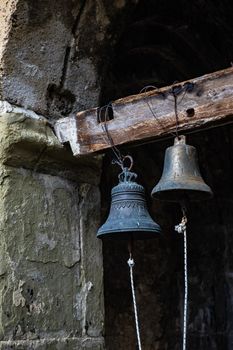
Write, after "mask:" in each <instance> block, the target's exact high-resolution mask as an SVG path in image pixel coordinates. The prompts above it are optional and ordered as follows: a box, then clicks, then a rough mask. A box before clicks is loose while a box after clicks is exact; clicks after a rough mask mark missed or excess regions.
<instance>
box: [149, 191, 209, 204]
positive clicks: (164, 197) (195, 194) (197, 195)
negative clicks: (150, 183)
mask: <svg viewBox="0 0 233 350" xmlns="http://www.w3.org/2000/svg"><path fill="white" fill-rule="evenodd" d="M151 195H152V197H153V198H155V199H159V200H161V201H167V202H183V201H196V202H197V201H202V200H208V199H211V198H212V197H213V192H212V191H211V189H210V188H207V189H205V190H194V189H170V190H165V189H161V190H155V191H153V192H152V194H151Z"/></svg>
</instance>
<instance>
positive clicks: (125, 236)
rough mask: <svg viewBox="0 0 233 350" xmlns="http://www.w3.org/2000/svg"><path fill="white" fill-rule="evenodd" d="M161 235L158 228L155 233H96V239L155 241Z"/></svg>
mask: <svg viewBox="0 0 233 350" xmlns="http://www.w3.org/2000/svg"><path fill="white" fill-rule="evenodd" d="M160 234H161V229H160V227H159V226H158V229H157V231H156V230H155V231H129V232H127V231H112V232H111V231H109V232H103V233H101V232H100V233H98V234H97V238H100V239H102V240H108V239H111V240H112V239H115V240H124V241H129V240H131V239H133V240H147V239H155V238H158V236H160Z"/></svg>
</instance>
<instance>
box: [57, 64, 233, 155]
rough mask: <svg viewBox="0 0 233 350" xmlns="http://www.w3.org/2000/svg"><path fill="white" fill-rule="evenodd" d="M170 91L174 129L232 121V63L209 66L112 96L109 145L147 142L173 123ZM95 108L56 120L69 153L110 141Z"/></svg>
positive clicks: (85, 151)
mask: <svg viewBox="0 0 233 350" xmlns="http://www.w3.org/2000/svg"><path fill="white" fill-rule="evenodd" d="M174 93H177V102H178V105H177V106H178V125H179V126H178V129H179V131H182V132H185V131H187V130H193V129H197V128H198V129H200V128H205V127H207V126H210V125H214V124H217V123H219V122H221V123H227V122H229V121H233V68H228V69H225V70H222V71H218V72H214V73H211V74H207V75H204V76H202V77H199V78H195V79H192V80H189V81H186V82H182V83H177V84H175V85H173V86H168V87H164V88H161V89H158V90H153V91H150V92H146V93H141V94H138V95H133V96H129V97H126V98H122V99H119V100H116V101H114V102H112V104H111V106H112V113H113V119H111V120H109V121H107V123H106V125H107V128H108V131H109V134H110V135H111V137H112V139H113V141H114V144H115V145H122V144H127V143H132V142H147V141H149V140H151V139H153V140H155V139H156V138H161V137H163V136H165V135H169V134H170V133H174V132H175V129H176V117H175V112H174V101H175V98H174ZM99 112H100V109H99V108H94V109H90V110H87V111H83V112H79V113H78V114H77V115H76V116H74V117H67V118H63V119H61V120H59V121H58V122H57V123H56V125H55V132H56V134H57V136H58V138H59V139H60V141H61V142H67V141H69V142H70V144H71V147H72V150H73V153H74V155H75V156H80V155H87V154H91V153H93V152H97V151H103V150H105V149H107V148H109V147H110V144H109V141H108V138H107V137H106V132H105V131H104V130H103V124H104V123H103V122H101V123H100V122H99V121H98V118H99V114H103V113H99Z"/></svg>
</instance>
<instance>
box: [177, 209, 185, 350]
mask: <svg viewBox="0 0 233 350" xmlns="http://www.w3.org/2000/svg"><path fill="white" fill-rule="evenodd" d="M186 224H187V217H186V215H185V214H184V215H183V218H182V221H181V223H180V224H179V225H177V226H175V230H176V231H177V232H178V233H182V234H183V236H184V321H183V322H184V323H183V350H186V340H187V315H188V250H187V232H186Z"/></svg>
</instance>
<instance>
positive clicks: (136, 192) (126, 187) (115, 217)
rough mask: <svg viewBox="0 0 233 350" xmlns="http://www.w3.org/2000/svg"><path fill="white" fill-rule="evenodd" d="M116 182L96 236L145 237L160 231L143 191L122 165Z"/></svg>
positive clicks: (131, 174)
mask: <svg viewBox="0 0 233 350" xmlns="http://www.w3.org/2000/svg"><path fill="white" fill-rule="evenodd" d="M118 178H119V184H118V185H117V186H115V187H113V189H112V193H111V194H112V202H111V208H110V213H109V216H108V218H107V220H106V222H105V223H104V224H103V225H102V226H101V227H100V229H99V230H98V232H97V237H98V238H102V239H105V238H115V239H127V240H130V239H147V238H155V237H156V236H157V234H158V233H160V232H161V229H160V226H159V225H158V224H156V223H155V222H154V221H153V220H152V218H151V216H150V214H149V213H148V210H147V205H146V199H145V190H144V188H143V186H141V185H139V184H138V183H137V182H135V179H136V178H137V175H136V174H135V173H133V172H130V171H129V169H128V168H123V172H122V173H121V174H120V175H119V176H118Z"/></svg>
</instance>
